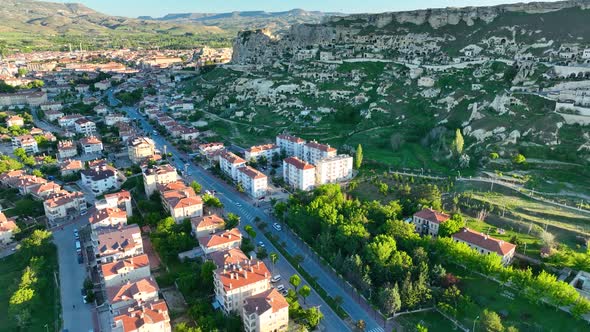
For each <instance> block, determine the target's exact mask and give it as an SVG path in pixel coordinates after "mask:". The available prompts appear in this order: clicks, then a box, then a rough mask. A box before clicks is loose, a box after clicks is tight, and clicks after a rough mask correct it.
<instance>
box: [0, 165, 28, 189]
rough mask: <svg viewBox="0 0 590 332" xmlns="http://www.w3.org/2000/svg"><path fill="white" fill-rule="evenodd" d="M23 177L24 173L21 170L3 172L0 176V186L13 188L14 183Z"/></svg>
mask: <svg viewBox="0 0 590 332" xmlns="http://www.w3.org/2000/svg"><path fill="white" fill-rule="evenodd" d="M25 175H26V173H25V171H24V170H22V169H19V170H15V171H7V172H4V173H2V174H0V184H2V185H3V186H6V187H11V188H14V187H15V185H16V182H17V181H18V180H19V179H20V178H21V177H23V176H25Z"/></svg>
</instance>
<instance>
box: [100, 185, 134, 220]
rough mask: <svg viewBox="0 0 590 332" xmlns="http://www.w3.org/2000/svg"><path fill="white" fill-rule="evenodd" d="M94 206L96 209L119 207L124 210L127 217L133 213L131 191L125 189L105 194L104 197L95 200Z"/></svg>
mask: <svg viewBox="0 0 590 332" xmlns="http://www.w3.org/2000/svg"><path fill="white" fill-rule="evenodd" d="M94 206H95V207H96V209H97V210H103V209H107V208H111V209H115V208H119V209H121V210H123V211H125V213H126V214H127V217H131V216H132V215H133V208H132V206H131V193H130V192H128V191H127V190H121V191H120V192H118V193H113V194H108V195H105V196H104V199H101V200H98V201H95V202H94Z"/></svg>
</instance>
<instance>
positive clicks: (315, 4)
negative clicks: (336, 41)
mask: <svg viewBox="0 0 590 332" xmlns="http://www.w3.org/2000/svg"><path fill="white" fill-rule="evenodd" d="M0 1H1V0H0ZM50 1H52V2H79V3H83V4H84V5H86V6H88V7H90V8H92V9H94V10H97V11H99V12H102V13H105V14H110V15H117V16H127V17H137V16H153V17H161V16H164V15H166V14H169V13H189V12H190V13H223V12H232V11H247V10H264V11H285V10H290V9H293V8H301V9H305V10H320V11H327V12H340V13H375V12H386V11H400V10H413V9H425V8H440V7H451V6H452V7H464V6H491V5H498V4H503V3H516V2H529V1H526V0H413V1H407V0H364V1H359V0H289V1H287V0H250V1H249V0H166V1H163V0H62V1H60V0H50Z"/></svg>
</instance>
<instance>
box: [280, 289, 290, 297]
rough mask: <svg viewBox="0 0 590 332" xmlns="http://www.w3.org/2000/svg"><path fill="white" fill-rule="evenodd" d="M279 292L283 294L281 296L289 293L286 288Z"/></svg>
mask: <svg viewBox="0 0 590 332" xmlns="http://www.w3.org/2000/svg"><path fill="white" fill-rule="evenodd" d="M281 294H283V296H287V294H289V291H288V290H286V289H283V290H282V291H281Z"/></svg>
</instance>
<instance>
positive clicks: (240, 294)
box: [213, 259, 271, 313]
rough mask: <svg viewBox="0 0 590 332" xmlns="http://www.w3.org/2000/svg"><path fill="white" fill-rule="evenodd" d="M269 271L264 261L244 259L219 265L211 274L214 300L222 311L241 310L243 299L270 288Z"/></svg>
mask: <svg viewBox="0 0 590 332" xmlns="http://www.w3.org/2000/svg"><path fill="white" fill-rule="evenodd" d="M270 277H271V276H270V272H269V271H268V268H267V267H266V265H265V264H264V262H262V261H260V260H257V259H246V260H244V261H242V262H241V263H240V264H230V265H226V266H222V267H219V268H217V269H216V270H215V272H214V275H213V283H214V286H215V300H216V301H217V303H218V304H219V306H220V307H221V308H222V309H223V311H224V312H226V313H230V312H242V309H243V306H244V300H246V299H247V298H248V297H250V296H252V295H256V294H260V293H262V292H265V291H267V290H268V289H270Z"/></svg>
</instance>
